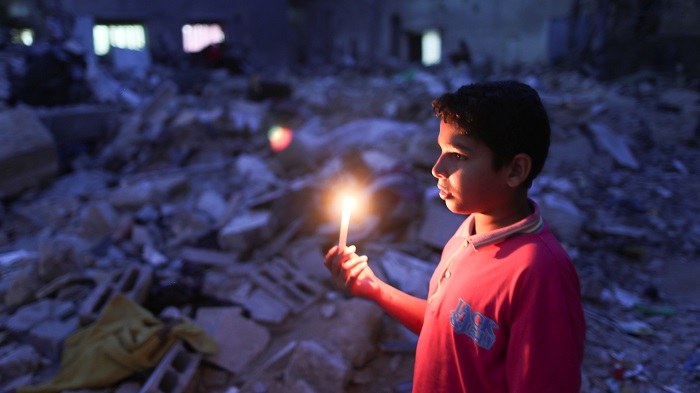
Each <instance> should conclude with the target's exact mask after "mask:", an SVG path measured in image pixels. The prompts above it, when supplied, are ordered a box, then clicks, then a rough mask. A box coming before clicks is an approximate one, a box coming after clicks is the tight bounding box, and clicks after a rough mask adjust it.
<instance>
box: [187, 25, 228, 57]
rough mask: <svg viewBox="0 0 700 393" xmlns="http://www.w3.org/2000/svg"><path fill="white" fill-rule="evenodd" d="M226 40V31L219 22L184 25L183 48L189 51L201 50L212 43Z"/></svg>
mask: <svg viewBox="0 0 700 393" xmlns="http://www.w3.org/2000/svg"><path fill="white" fill-rule="evenodd" d="M223 41H224V31H223V30H221V26H219V25H217V24H209V25H208V24H194V25H184V26H182V49H184V51H185V52H187V53H194V52H199V51H201V50H202V49H204V48H206V47H207V46H209V45H212V44H218V43H221V42H223Z"/></svg>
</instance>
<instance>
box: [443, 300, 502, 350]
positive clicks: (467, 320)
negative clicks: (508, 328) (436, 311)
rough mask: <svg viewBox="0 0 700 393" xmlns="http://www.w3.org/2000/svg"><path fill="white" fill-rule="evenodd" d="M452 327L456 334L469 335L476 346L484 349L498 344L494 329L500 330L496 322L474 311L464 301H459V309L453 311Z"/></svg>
mask: <svg viewBox="0 0 700 393" xmlns="http://www.w3.org/2000/svg"><path fill="white" fill-rule="evenodd" d="M450 325H452V327H453V328H454V331H455V333H457V334H465V335H467V337H469V338H471V339H472V340H474V342H475V343H476V345H478V346H480V347H481V348H484V349H490V348H491V346H492V345H493V343H495V342H496V334H495V333H494V329H499V327H498V324H497V323H496V322H494V321H492V320H491V319H489V318H487V317H485V316H483V315H482V314H481V313H478V312H475V311H472V308H471V306H470V305H469V304H467V303H466V302H465V301H464V300H462V299H459V303H457V308H455V309H454V310H452V316H451V317H450Z"/></svg>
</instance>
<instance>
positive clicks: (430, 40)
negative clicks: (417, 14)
mask: <svg viewBox="0 0 700 393" xmlns="http://www.w3.org/2000/svg"><path fill="white" fill-rule="evenodd" d="M441 47H442V40H441V39H440V33H438V31H437V30H428V31H426V32H424V33H423V39H422V40H421V51H422V53H423V58H422V62H423V65H424V66H431V65H435V64H440V57H441V55H442V54H441V50H442V49H441Z"/></svg>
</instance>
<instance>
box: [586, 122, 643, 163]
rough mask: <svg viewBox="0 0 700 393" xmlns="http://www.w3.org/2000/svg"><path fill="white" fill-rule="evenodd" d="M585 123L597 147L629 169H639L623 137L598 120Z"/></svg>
mask: <svg viewBox="0 0 700 393" xmlns="http://www.w3.org/2000/svg"><path fill="white" fill-rule="evenodd" d="M586 125H587V127H588V130H589V131H590V132H591V133H592V134H593V136H594V137H595V140H596V143H597V145H598V147H600V148H601V149H603V150H605V151H607V152H608V153H609V154H610V155H611V156H612V157H613V158H614V159H615V162H617V163H618V164H620V165H622V166H624V167H627V168H630V169H639V162H638V161H637V159H636V158H635V157H634V154H632V151H631V150H630V148H629V146H628V145H627V142H626V141H625V139H624V137H622V136H621V135H618V134H616V133H615V132H614V131H613V130H612V129H610V127H608V126H607V125H606V124H603V123H600V122H589V123H587V124H586Z"/></svg>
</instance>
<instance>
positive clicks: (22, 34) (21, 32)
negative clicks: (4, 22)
mask: <svg viewBox="0 0 700 393" xmlns="http://www.w3.org/2000/svg"><path fill="white" fill-rule="evenodd" d="M10 36H11V38H10V40H11V41H12V43H13V44H22V45H26V46H32V44H33V43H34V30H32V29H12V30H11V31H10Z"/></svg>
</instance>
